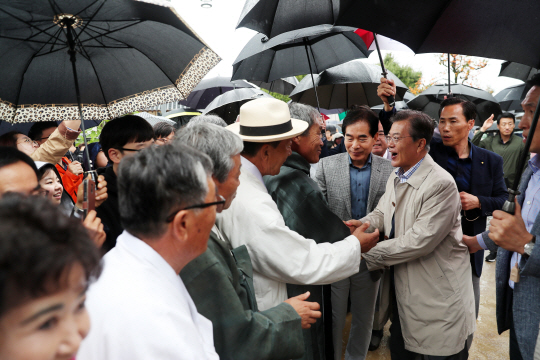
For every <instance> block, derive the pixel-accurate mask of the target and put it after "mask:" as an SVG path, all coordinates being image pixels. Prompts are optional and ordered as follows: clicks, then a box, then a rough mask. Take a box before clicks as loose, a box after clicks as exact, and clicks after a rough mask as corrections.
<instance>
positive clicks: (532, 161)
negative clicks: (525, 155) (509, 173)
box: [529, 155, 540, 174]
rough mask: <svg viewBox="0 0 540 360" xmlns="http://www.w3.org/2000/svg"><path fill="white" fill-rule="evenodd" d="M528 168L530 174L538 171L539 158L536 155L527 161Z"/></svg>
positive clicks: (539, 166)
mask: <svg viewBox="0 0 540 360" xmlns="http://www.w3.org/2000/svg"><path fill="white" fill-rule="evenodd" d="M529 167H530V168H531V170H532V172H533V173H534V174H536V173H537V172H538V170H540V158H539V157H538V155H535V156H534V157H533V158H532V159H530V160H529Z"/></svg>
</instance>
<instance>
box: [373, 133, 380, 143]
mask: <svg viewBox="0 0 540 360" xmlns="http://www.w3.org/2000/svg"><path fill="white" fill-rule="evenodd" d="M373 139H374V140H375V141H377V140H379V132H378V131H377V132H376V133H375V136H373Z"/></svg>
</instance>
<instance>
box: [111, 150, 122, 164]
mask: <svg viewBox="0 0 540 360" xmlns="http://www.w3.org/2000/svg"><path fill="white" fill-rule="evenodd" d="M108 154H109V159H111V161H112V162H113V163H115V164H119V163H120V160H122V157H123V154H122V152H121V151H120V150H118V149H112V148H111V149H109V151H108Z"/></svg>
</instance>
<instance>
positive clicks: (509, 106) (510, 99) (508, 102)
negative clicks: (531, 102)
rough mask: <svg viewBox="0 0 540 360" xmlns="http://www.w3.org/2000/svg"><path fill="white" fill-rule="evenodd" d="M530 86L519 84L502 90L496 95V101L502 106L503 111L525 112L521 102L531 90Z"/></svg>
mask: <svg viewBox="0 0 540 360" xmlns="http://www.w3.org/2000/svg"><path fill="white" fill-rule="evenodd" d="M530 88H531V87H530V86H528V85H527V84H519V85H514V86H510V87H507V88H506V89H502V90H501V91H499V92H498V93H497V94H495V96H494V97H495V99H497V101H498V102H499V104H500V105H501V109H502V110H503V111H517V112H521V111H523V108H522V107H521V100H523V99H524V98H525V95H527V92H528V91H529V90H530Z"/></svg>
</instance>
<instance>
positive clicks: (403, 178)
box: [396, 158, 424, 184]
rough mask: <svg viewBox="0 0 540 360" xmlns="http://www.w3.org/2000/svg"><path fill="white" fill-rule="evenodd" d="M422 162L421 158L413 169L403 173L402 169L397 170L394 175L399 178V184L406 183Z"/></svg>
mask: <svg viewBox="0 0 540 360" xmlns="http://www.w3.org/2000/svg"><path fill="white" fill-rule="evenodd" d="M422 161H424V158H422V160H420V161H419V162H417V163H416V164H415V165H414V166H413V167H411V168H410V169H409V170H407V171H403V168H397V170H396V175H397V176H398V178H399V182H400V184H403V183H405V182H407V180H409V178H410V177H411V176H412V175H413V174H414V172H415V171H416V170H418V168H419V167H420V164H421V163H422Z"/></svg>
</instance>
